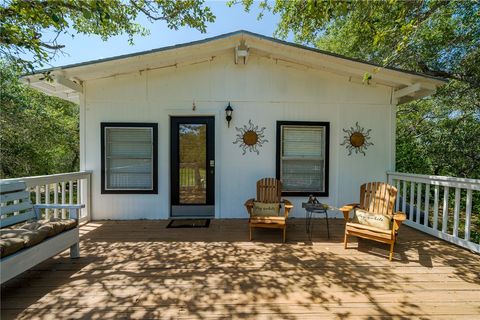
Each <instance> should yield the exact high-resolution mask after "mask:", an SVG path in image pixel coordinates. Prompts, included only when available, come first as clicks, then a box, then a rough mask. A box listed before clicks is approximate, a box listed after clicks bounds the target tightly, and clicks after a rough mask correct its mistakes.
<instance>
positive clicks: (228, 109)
mask: <svg viewBox="0 0 480 320" xmlns="http://www.w3.org/2000/svg"><path fill="white" fill-rule="evenodd" d="M232 113H233V109H232V107H231V106H230V102H228V106H227V107H226V108H225V114H226V115H227V116H226V117H225V119H226V120H227V124H228V127H229V128H230V121H232Z"/></svg>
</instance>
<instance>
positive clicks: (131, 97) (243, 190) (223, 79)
mask: <svg viewBox="0 0 480 320" xmlns="http://www.w3.org/2000/svg"><path fill="white" fill-rule="evenodd" d="M232 51H233V50H232ZM232 51H229V52H228V53H225V54H223V55H219V56H216V57H215V58H214V59H213V60H212V61H210V62H203V63H197V64H193V65H185V66H181V67H167V68H162V69H156V70H149V71H143V72H138V73H134V74H127V75H118V76H115V77H108V78H104V79H98V80H90V81H86V83H84V86H85V95H84V99H82V108H84V116H83V117H82V119H81V122H82V128H85V129H84V131H83V132H82V137H81V139H82V150H85V154H84V158H83V159H82V164H81V167H82V169H87V170H93V180H92V205H93V218H94V219H141V218H145V219H167V218H169V212H170V172H169V166H170V131H169V129H170V128H169V126H170V122H169V116H177V115H181V116H185V115H191V116H203V115H213V116H215V121H216V122H215V125H216V128H215V130H216V131H215V148H216V149H215V153H216V154H215V158H216V159H215V160H216V191H215V216H216V217H217V218H246V217H247V213H246V211H245V209H244V207H243V203H244V202H245V200H246V199H248V198H251V197H254V196H255V182H256V181H257V180H258V179H259V178H262V177H267V176H275V161H276V160H275V157H276V155H275V154H276V150H275V148H276V141H275V140H276V137H275V135H276V121H277V120H292V121H296V120H298V121H328V122H330V184H329V190H330V196H329V197H328V198H321V200H322V201H325V202H327V203H329V204H331V205H334V206H340V205H342V204H344V203H348V202H353V201H358V196H359V191H358V189H359V186H360V184H361V183H363V182H366V181H372V180H382V181H383V180H385V177H386V175H385V172H386V171H387V170H390V169H393V163H394V153H393V148H394V116H393V115H394V108H395V106H392V105H391V104H390V101H391V88H389V87H386V86H381V85H376V86H367V85H363V84H361V83H353V82H349V79H348V77H344V76H338V75H335V74H332V73H327V72H322V71H319V70H313V69H310V68H306V67H303V66H300V65H288V64H285V63H282V64H281V63H277V62H276V61H275V60H271V59H268V58H264V57H260V56H257V55H255V54H254V53H252V54H251V55H250V57H249V59H248V63H247V64H246V65H243V64H239V65H235V64H234V62H233V52H232ZM229 101H230V102H231V105H232V107H233V108H234V112H233V121H232V123H231V125H230V128H227V123H226V121H225V112H224V109H225V107H226V105H227V103H228V102H229ZM193 102H195V105H196V111H192V104H193ZM82 114H83V113H82ZM250 119H251V120H252V121H253V122H254V123H255V124H258V125H260V126H265V127H266V128H267V129H266V130H265V134H266V139H268V143H266V144H265V145H264V146H263V147H262V148H261V149H260V155H257V154H255V153H249V152H247V154H245V155H242V152H241V150H240V148H239V147H238V145H234V144H232V142H233V141H234V140H235V138H236V134H237V131H236V130H235V126H242V125H244V124H247V123H248V120H250ZM357 121H358V122H359V124H360V125H361V126H363V127H366V128H369V129H370V128H371V129H372V132H371V137H372V139H371V142H373V143H374V145H373V146H371V147H369V149H368V150H367V152H366V153H367V154H366V156H363V155H361V154H352V155H351V156H348V155H347V154H348V153H347V151H346V149H345V147H344V146H340V143H341V142H342V141H343V137H344V133H343V131H342V129H343V128H348V127H350V126H354V124H355V122H357ZM101 122H157V123H158V129H159V130H158V134H159V137H158V142H159V148H158V164H159V168H158V175H159V176H158V182H159V185H158V190H159V191H158V194H155V195H137V194H135V195H122V194H120V195H116V194H115V195H112V194H103V195H102V194H101V185H100V175H101V173H100V170H101V169H100V167H101V161H100V160H101V159H100V151H101V150H100V123H101ZM288 198H289V199H290V200H291V201H293V203H294V205H295V208H294V210H293V212H292V216H295V217H302V216H304V211H303V210H302V209H301V202H302V200H305V198H294V197H288Z"/></svg>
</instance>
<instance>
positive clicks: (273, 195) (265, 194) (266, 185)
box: [257, 178, 282, 203]
mask: <svg viewBox="0 0 480 320" xmlns="http://www.w3.org/2000/svg"><path fill="white" fill-rule="evenodd" d="M281 200H282V182H281V181H280V180H277V179H275V178H263V179H260V180H258V181H257V201H258V202H265V203H280V202H281Z"/></svg>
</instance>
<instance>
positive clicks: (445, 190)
mask: <svg viewBox="0 0 480 320" xmlns="http://www.w3.org/2000/svg"><path fill="white" fill-rule="evenodd" d="M447 226H448V187H444V188H443V216H442V232H443V233H447V230H448V229H447Z"/></svg>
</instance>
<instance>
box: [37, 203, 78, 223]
mask: <svg viewBox="0 0 480 320" xmlns="http://www.w3.org/2000/svg"><path fill="white" fill-rule="evenodd" d="M82 208H85V205H84V204H34V205H33V211H35V215H36V216H37V219H40V209H67V210H68V213H69V215H70V219H76V220H78V218H79V217H78V215H77V213H78V210H80V209H82Z"/></svg>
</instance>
